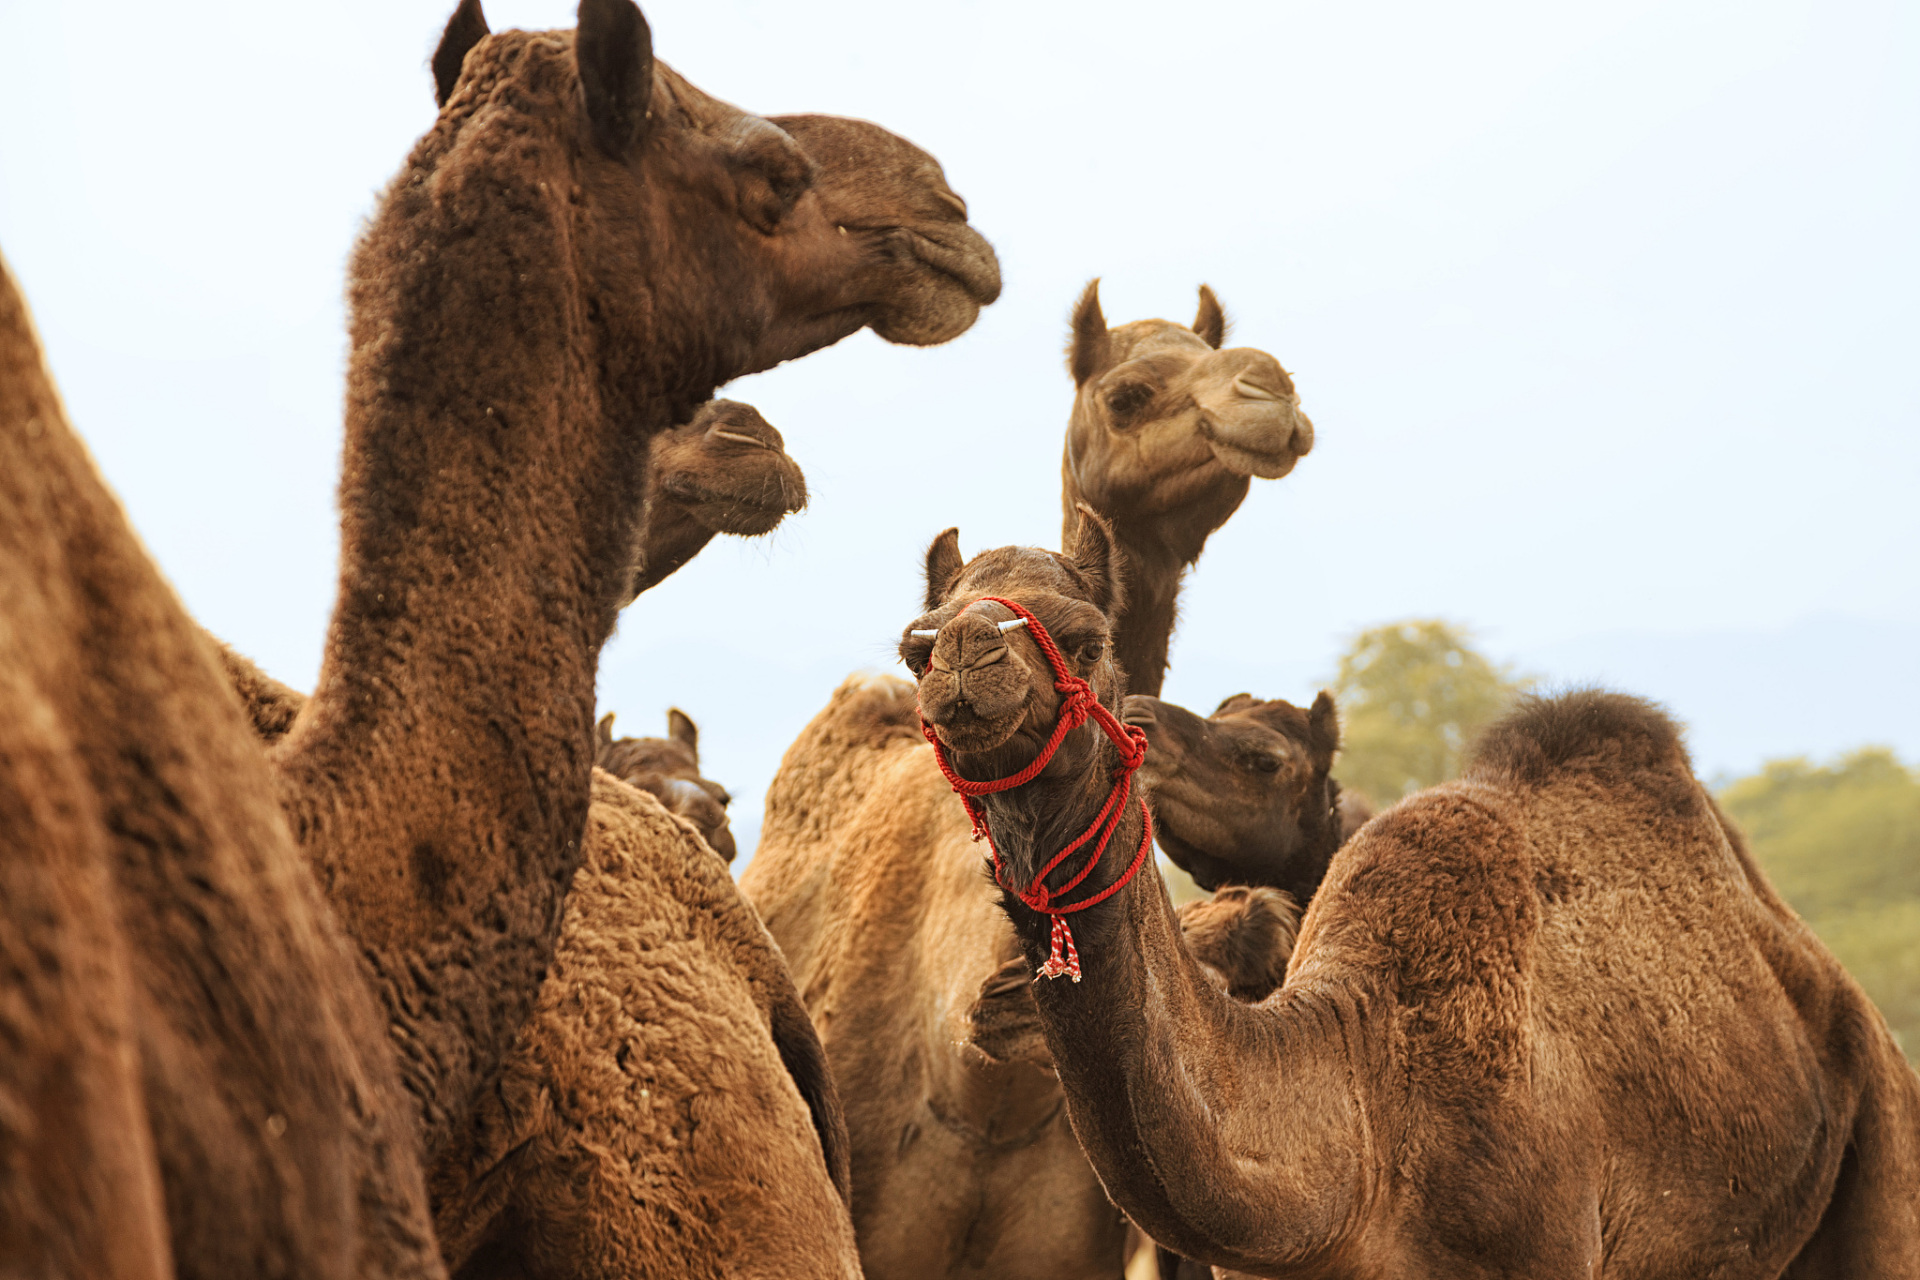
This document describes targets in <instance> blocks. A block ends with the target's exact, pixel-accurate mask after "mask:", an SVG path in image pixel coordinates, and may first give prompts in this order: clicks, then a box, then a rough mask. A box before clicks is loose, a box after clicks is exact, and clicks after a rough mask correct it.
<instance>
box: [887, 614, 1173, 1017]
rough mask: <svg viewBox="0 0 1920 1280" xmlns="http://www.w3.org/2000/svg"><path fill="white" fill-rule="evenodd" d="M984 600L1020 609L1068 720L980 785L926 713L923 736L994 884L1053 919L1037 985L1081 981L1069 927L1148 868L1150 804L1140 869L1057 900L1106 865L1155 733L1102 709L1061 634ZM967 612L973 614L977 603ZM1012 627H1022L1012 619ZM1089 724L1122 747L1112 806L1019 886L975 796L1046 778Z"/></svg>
mask: <svg viewBox="0 0 1920 1280" xmlns="http://www.w3.org/2000/svg"><path fill="white" fill-rule="evenodd" d="M980 600H991V601H992V602H993V603H995V604H1000V605H1005V606H1006V607H1007V608H1009V609H1011V610H1013V612H1014V613H1015V614H1016V615H1018V616H1019V617H1020V619H1021V620H1022V621H1024V622H1025V623H1026V625H1027V630H1028V632H1030V633H1031V634H1032V636H1033V641H1034V643H1035V644H1037V645H1039V646H1040V652H1041V653H1042V654H1044V655H1046V659H1047V661H1048V662H1049V663H1050V664H1051V665H1052V666H1053V674H1054V681H1053V687H1054V688H1055V689H1057V690H1059V691H1060V693H1061V695H1062V701H1061V704H1060V719H1059V721H1058V723H1056V724H1055V725H1054V727H1053V736H1052V737H1050V738H1048V739H1047V744H1046V746H1044V747H1042V748H1040V754H1039V755H1037V756H1035V757H1034V759H1033V762H1032V763H1031V764H1029V765H1028V766H1027V767H1026V768H1024V769H1022V770H1020V772H1018V773H1015V774H1011V775H1009V776H1007V777H1005V778H992V779H989V780H987V781H985V782H974V781H971V780H969V779H967V778H963V777H961V776H960V775H959V774H958V773H956V772H955V771H954V768H953V762H952V761H951V760H949V759H948V758H947V749H946V747H945V746H944V745H942V744H941V741H940V738H939V735H938V734H936V733H934V731H933V727H932V726H931V725H929V724H928V723H927V721H926V717H924V716H922V717H921V719H920V732H921V733H923V734H925V735H926V739H927V741H928V742H931V743H932V744H933V758H934V759H935V760H937V761H938V762H939V764H940V772H941V773H943V774H945V775H946V778H947V781H948V782H949V783H951V784H952V785H953V789H954V790H955V791H957V792H959V794H960V802H961V803H962V804H964V805H966V807H967V816H968V817H969V818H971V819H972V820H973V838H974V839H975V840H985V841H986V842H987V848H988V849H989V850H991V851H992V853H993V879H994V882H995V883H996V884H998V885H999V886H1000V887H1001V888H1003V889H1005V890H1007V891H1008V892H1009V893H1012V894H1013V895H1014V896H1016V897H1017V898H1019V899H1020V901H1022V902H1024V903H1026V904H1027V906H1029V907H1031V908H1032V909H1033V910H1035V911H1039V912H1042V913H1044V914H1046V915H1049V916H1052V917H1053V927H1052V930H1051V938H1050V943H1051V945H1050V947H1049V950H1048V954H1047V960H1046V963H1045V964H1043V965H1041V966H1040V972H1039V974H1037V975H1036V976H1035V981H1038V980H1039V979H1040V978H1059V977H1067V978H1072V979H1073V980H1074V981H1075V982H1078V981H1080V949H1079V948H1078V947H1076V946H1074V944H1073V929H1072V928H1071V927H1070V926H1069V925H1068V924H1067V919H1066V918H1067V916H1069V915H1070V914H1072V913H1073V912H1075V911H1085V910H1086V909H1087V908H1088V907H1091V906H1094V905H1096V904H1098V903H1101V902H1104V901H1106V900H1107V899H1108V898H1110V897H1112V896H1113V895H1114V894H1116V893H1118V892H1119V891H1120V890H1121V889H1122V888H1123V887H1125V885H1126V883H1127V882H1128V881H1129V880H1131V879H1133V877H1134V875H1135V873H1136V872H1138V871H1139V870H1140V868H1141V866H1142V865H1144V864H1145V862H1146V860H1147V850H1149V849H1151V848H1152V847H1153V814H1152V813H1151V812H1149V811H1148V809H1147V802H1146V801H1145V800H1141V801H1139V804H1140V818H1141V822H1142V827H1143V829H1142V830H1141V832H1140V848H1139V849H1137V850H1136V851H1135V852H1134V855H1133V862H1132V864H1131V865H1130V866H1128V868H1127V869H1126V870H1125V871H1124V872H1122V873H1121V875H1120V878H1119V879H1117V880H1115V881H1114V882H1113V883H1112V884H1110V885H1108V886H1107V887H1106V888H1104V889H1102V890H1100V892H1098V893H1096V894H1093V895H1091V896H1090V897H1086V898H1082V899H1080V901H1078V902H1069V903H1065V904H1061V903H1058V902H1056V901H1055V899H1057V898H1062V897H1065V896H1066V895H1067V894H1069V893H1072V892H1073V891H1074V889H1076V888H1078V887H1079V885H1080V882H1081V881H1083V880H1085V879H1086V878H1087V877H1088V876H1089V875H1091V874H1092V873H1093V869H1094V868H1095V867H1097V866H1099V865H1100V859H1101V857H1102V856H1104V855H1105V853H1106V851H1107V842H1108V841H1109V840H1111V839H1112V838H1113V833H1114V832H1115V831H1116V830H1118V829H1119V826H1120V815H1121V814H1123V813H1125V812H1126V811H1127V800H1128V798H1129V797H1130V796H1131V795H1132V793H1133V774H1134V771H1135V770H1136V769H1138V768H1139V767H1140V765H1141V762H1142V761H1144V760H1145V759H1146V758H1147V735H1146V734H1145V733H1144V732H1143V731H1142V730H1140V729H1137V728H1135V727H1134V726H1133V725H1130V724H1121V723H1120V721H1119V720H1118V719H1116V718H1115V717H1114V714H1113V712H1111V711H1109V710H1107V709H1106V708H1105V707H1104V706H1102V705H1100V699H1099V698H1098V697H1096V696H1095V695H1094V692H1093V686H1091V685H1089V684H1088V683H1087V682H1086V681H1085V680H1082V679H1081V678H1080V677H1079V676H1076V675H1074V674H1073V672H1071V671H1069V670H1068V669H1067V662H1066V659H1065V658H1063V657H1061V656H1060V650H1059V647H1058V646H1056V645H1055V644H1054V643H1053V637H1052V636H1050V635H1048V634H1047V629H1046V628H1045V627H1043V626H1041V625H1040V619H1038V618H1036V617H1034V616H1033V615H1032V614H1031V613H1029V612H1027V610H1026V609H1024V608H1022V607H1021V606H1019V605H1017V604H1015V603H1014V602H1013V601H1011V600H1007V599H1003V598H1002V597H1000V596H982V597H981V598H980ZM980 600H976V601H974V604H979V603H980ZM967 607H968V608H969V609H970V608H972V607H973V605H968V606H967ZM1006 625H1007V626H1013V625H1015V624H1014V623H1011V622H1010V623H1007V624H1006ZM1088 720H1092V721H1093V722H1094V723H1095V724H1097V725H1099V726H1100V728H1101V730H1102V731H1103V732H1105V733H1106V735H1107V737H1108V738H1110V739H1111V740H1112V741H1113V745H1114V746H1116V747H1118V748H1119V749H1120V766H1119V767H1118V768H1117V769H1115V770H1114V771H1113V789H1112V790H1111V791H1109V792H1108V793H1107V802H1106V803H1105V804H1104V805H1102V806H1101V807H1100V812H1099V813H1098V814H1097V815H1095V817H1094V819H1093V823H1092V825H1090V826H1089V827H1088V828H1087V829H1086V830H1085V831H1083V832H1081V833H1080V835H1079V836H1078V837H1076V838H1075V839H1074V841H1073V842H1072V843H1071V844H1069V845H1067V847H1066V848H1064V849H1062V850H1060V852H1058V853H1056V854H1054V855H1053V857H1052V858H1050V859H1049V860H1048V861H1047V864H1046V865H1045V866H1043V867H1041V868H1040V870H1039V871H1037V872H1035V873H1034V877H1033V881H1032V883H1030V884H1028V885H1027V887H1026V888H1024V889H1015V888H1014V887H1013V886H1012V885H1009V884H1008V883H1007V882H1006V879H1005V877H1004V876H1003V875H1002V874H1001V863H1000V849H999V846H997V845H995V844H994V842H993V833H992V832H991V831H989V830H988V829H987V819H986V815H985V814H983V813H982V812H981V811H980V807H979V806H978V805H977V804H975V803H974V797H976V796H984V795H992V794H993V793H995V792H997V791H1011V790H1012V789H1013V788H1015V787H1019V786H1025V785H1026V784H1027V783H1029V782H1031V781H1033V780H1034V779H1035V778H1037V777H1039V776H1040V771H1041V770H1042V769H1044V768H1046V767H1047V762H1048V761H1049V760H1052V759H1053V756H1054V753H1055V752H1056V751H1058V750H1059V749H1060V744H1061V743H1062V742H1064V741H1066V737H1067V735H1068V734H1069V733H1072V732H1073V731H1074V730H1075V729H1077V728H1079V727H1080V726H1081V725H1083V724H1085V723H1086V722H1087V721H1088ZM1095 832H1098V833H1099V835H1100V842H1099V843H1098V844H1096V845H1095V846H1094V847H1093V853H1092V856H1090V857H1089V858H1088V859H1087V865H1086V866H1084V867H1082V868H1080V872H1079V874H1078V875H1075V876H1074V877H1073V878H1072V879H1071V880H1069V881H1067V882H1066V883H1065V884H1063V885H1061V886H1060V887H1059V888H1058V889H1049V888H1048V887H1047V885H1046V879H1047V877H1048V876H1049V875H1051V874H1052V873H1053V871H1054V869H1055V868H1056V867H1058V866H1059V865H1060V864H1061V863H1063V862H1065V861H1066V860H1067V859H1068V858H1069V857H1070V856H1072V854H1073V853H1074V851H1075V850H1077V849H1079V848H1080V847H1081V846H1082V845H1084V844H1086V843H1087V841H1089V840H1091V839H1092V838H1093V836H1094V833H1095Z"/></svg>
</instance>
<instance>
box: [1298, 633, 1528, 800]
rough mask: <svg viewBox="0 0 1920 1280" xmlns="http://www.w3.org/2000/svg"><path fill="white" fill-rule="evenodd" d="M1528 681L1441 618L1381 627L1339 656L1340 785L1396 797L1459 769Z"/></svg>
mask: <svg viewBox="0 0 1920 1280" xmlns="http://www.w3.org/2000/svg"><path fill="white" fill-rule="evenodd" d="M1524 685H1525V681H1524V680H1522V679H1520V678H1518V677H1516V676H1515V675H1514V674H1513V673H1512V672H1511V671H1509V670H1508V669H1507V668H1505V667H1503V666H1497V665H1495V664H1494V663H1492V662H1490V661H1489V660H1488V659H1487V658H1486V656H1485V655H1484V654H1482V653H1481V652H1480V651H1479V650H1477V649H1475V648H1474V646H1473V637H1472V635H1471V634H1470V633H1469V632H1468V631H1467V630H1466V629H1465V628H1464V627H1459V626H1456V625H1454V624H1453V623H1450V622H1442V621H1440V620H1439V619H1436V618H1413V619H1409V620H1407V621H1405V622H1394V623H1389V624H1388V625H1386V626H1384V627H1374V628H1372V629H1371V630H1368V631H1363V632H1361V633H1360V634H1359V635H1357V636H1355V637H1354V638H1353V641H1352V642H1351V643H1350V644H1349V645H1348V646H1347V651H1346V652H1345V653H1344V654H1342V655H1341V656H1340V670H1339V673H1338V674H1337V675H1336V676H1335V677H1334V680H1333V696H1334V697H1335V698H1336V699H1338V701H1339V704H1340V737H1341V752H1340V762H1339V764H1338V765H1337V766H1335V768H1334V777H1336V778H1338V779H1339V781H1340V785H1341V786H1343V787H1351V788H1355V789H1358V790H1360V791H1362V792H1365V793H1366V795H1367V797H1368V798H1369V799H1370V800H1373V801H1374V802H1375V803H1377V804H1382V805H1388V804H1392V803H1393V802H1394V801H1396V800H1398V799H1400V797H1402V796H1404V795H1408V794H1410V793H1412V792H1414V791H1418V790H1419V789H1420V788H1422V787H1430V786H1432V785H1434V784H1435V783H1437V782H1444V781H1446V780H1447V779H1448V778H1451V777H1453V776H1454V775H1455V774H1457V773H1459V772H1460V766H1461V764H1462V757H1463V755H1464V753H1465V751H1466V749H1467V747H1468V746H1469V745H1470V744H1471V743H1472V742H1473V736H1474V734H1475V733H1477V732H1478V731H1479V730H1480V729H1481V728H1482V727H1483V726H1484V725H1486V724H1487V723H1488V722H1489V721H1491V720H1493V719H1494V718H1495V717H1497V716H1499V715H1500V713H1501V712H1503V711H1505V710H1506V709H1507V707H1508V706H1509V705H1510V704H1511V703H1512V702H1513V699H1514V696H1515V695H1516V694H1518V693H1519V692H1520V691H1521V689H1522V688H1523V687H1524Z"/></svg>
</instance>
